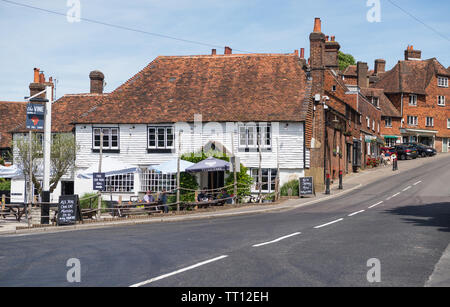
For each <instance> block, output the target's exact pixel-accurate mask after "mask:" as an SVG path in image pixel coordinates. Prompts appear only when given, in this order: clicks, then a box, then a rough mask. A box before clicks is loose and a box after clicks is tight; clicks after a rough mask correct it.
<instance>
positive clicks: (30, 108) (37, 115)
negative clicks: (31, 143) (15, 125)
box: [26, 103, 45, 130]
mask: <svg viewBox="0 0 450 307" xmlns="http://www.w3.org/2000/svg"><path fill="white" fill-rule="evenodd" d="M44 115H45V106H44V105H41V104H34V103H28V104H27V122H26V123H27V129H31V130H44Z"/></svg>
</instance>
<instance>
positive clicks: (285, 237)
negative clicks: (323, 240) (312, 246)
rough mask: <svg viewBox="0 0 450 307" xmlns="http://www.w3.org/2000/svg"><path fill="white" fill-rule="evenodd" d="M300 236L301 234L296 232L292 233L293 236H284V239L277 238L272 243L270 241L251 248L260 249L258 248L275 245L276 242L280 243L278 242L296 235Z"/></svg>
mask: <svg viewBox="0 0 450 307" xmlns="http://www.w3.org/2000/svg"><path fill="white" fill-rule="evenodd" d="M300 234H301V232H296V233H293V234H291V235H288V236H284V237H281V238H278V239H276V240H273V241H270V242H265V243H260V244H256V245H253V247H260V246H264V245H269V244H273V243H277V242H280V241H282V240H284V239H287V238H291V237H294V236H298V235H300Z"/></svg>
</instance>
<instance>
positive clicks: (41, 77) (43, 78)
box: [39, 72, 45, 83]
mask: <svg viewBox="0 0 450 307" xmlns="http://www.w3.org/2000/svg"><path fill="white" fill-rule="evenodd" d="M39 83H45V75H44V73H43V72H41V73H40V74H39Z"/></svg>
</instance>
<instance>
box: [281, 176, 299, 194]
mask: <svg viewBox="0 0 450 307" xmlns="http://www.w3.org/2000/svg"><path fill="white" fill-rule="evenodd" d="M289 189H292V196H299V195H300V194H299V182H298V180H291V181H289V182H287V183H285V184H284V185H283V186H282V187H281V196H289V195H288V190H289Z"/></svg>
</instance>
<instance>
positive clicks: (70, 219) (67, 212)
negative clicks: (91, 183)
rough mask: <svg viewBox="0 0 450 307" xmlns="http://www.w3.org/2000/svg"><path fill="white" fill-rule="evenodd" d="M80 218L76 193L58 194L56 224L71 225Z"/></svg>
mask: <svg viewBox="0 0 450 307" xmlns="http://www.w3.org/2000/svg"><path fill="white" fill-rule="evenodd" d="M80 218H81V214H80V201H79V199H78V195H66V196H60V197H59V202H58V225H73V224H75V223H76V221H78V220H80Z"/></svg>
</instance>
